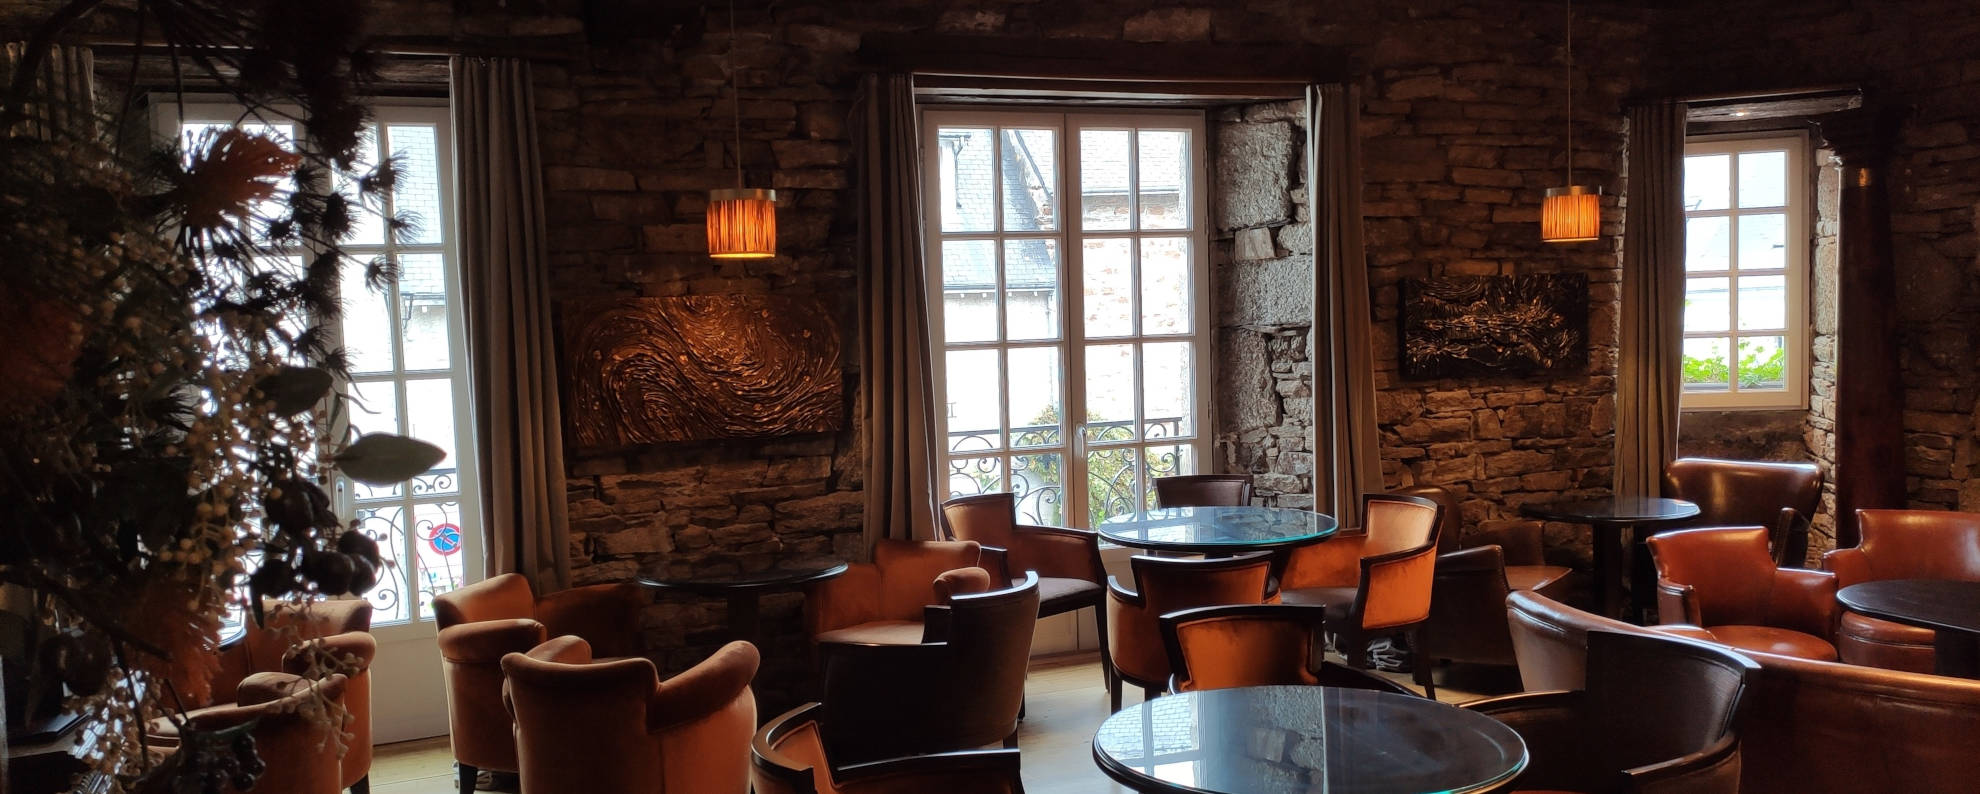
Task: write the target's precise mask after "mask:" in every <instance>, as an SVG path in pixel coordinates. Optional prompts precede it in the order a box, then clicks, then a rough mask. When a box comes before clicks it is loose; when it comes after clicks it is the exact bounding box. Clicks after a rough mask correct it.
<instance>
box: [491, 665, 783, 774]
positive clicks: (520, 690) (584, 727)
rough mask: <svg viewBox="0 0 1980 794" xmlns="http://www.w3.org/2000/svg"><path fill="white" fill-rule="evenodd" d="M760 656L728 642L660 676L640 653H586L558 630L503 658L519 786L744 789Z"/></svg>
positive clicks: (505, 696)
mask: <svg viewBox="0 0 1980 794" xmlns="http://www.w3.org/2000/svg"><path fill="white" fill-rule="evenodd" d="M760 661H761V659H760V657H758V655H757V652H756V646H753V645H750V644H749V643H747V642H731V643H729V644H728V645H725V646H723V647H722V648H721V649H720V650H718V651H716V652H715V654H714V655H713V656H710V657H708V658H707V659H706V660H704V661H702V662H701V663H700V664H698V665H695V666H694V667H692V668H690V669H689V670H688V671H687V672H684V673H681V674H680V675H677V676H674V677H672V678H669V679H667V680H665V681H662V680H660V676H659V673H658V671H657V670H655V669H654V667H653V663H652V662H650V661H647V660H646V659H639V658H633V659H618V660H615V661H600V660H596V659H594V658H593V657H592V655H591V646H590V644H588V643H586V642H585V641H584V640H583V639H580V638H578V637H573V636H568V635H567V636H562V637H557V638H555V639H552V640H550V641H548V642H545V643H543V644H542V645H538V646H537V647H535V648H534V649H531V650H530V651H529V652H528V653H511V654H508V655H506V656H503V657H502V672H503V673H504V674H505V675H506V676H507V677H508V681H507V683H506V684H505V687H506V689H505V692H504V700H505V702H506V704H507V706H508V710H509V712H510V714H512V715H513V716H514V718H515V735H516V759H517V761H518V762H519V763H520V765H521V767H522V768H521V770H520V771H521V777H522V790H523V791H527V792H530V794H592V792H605V791H610V792H614V794H748V792H749V741H750V736H751V735H752V734H754V733H755V731H756V697H755V696H754V695H753V694H752V693H751V692H750V688H749V683H750V680H751V679H753V678H755V677H756V669H757V665H758V664H759V663H760Z"/></svg>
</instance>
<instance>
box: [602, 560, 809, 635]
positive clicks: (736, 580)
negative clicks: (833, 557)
mask: <svg viewBox="0 0 1980 794" xmlns="http://www.w3.org/2000/svg"><path fill="white" fill-rule="evenodd" d="M845 572H846V564H845V563H843V562H837V561H828V562H823V563H814V564H811V565H798V566H793V567H790V568H774V569H771V570H767V571H753V572H750V573H735V574H717V575H711V576H690V577H684V578H666V579H661V578H649V577H644V576H642V577H640V578H639V583H640V584H641V585H644V586H646V587H651V588H653V589H655V590H673V591H678V592H682V593H689V594H692V595H701V596H718V597H722V598H727V599H728V600H729V634H730V636H731V637H733V638H734V639H739V640H749V641H751V642H755V641H756V639H757V628H758V613H759V607H760V604H761V599H762V597H763V594H764V593H775V592H781V591H785V590H797V589H799V588H802V587H804V586H805V585H808V584H811V583H813V582H822V581H825V580H826V579H830V578H832V577H835V576H838V575H839V574H842V573H845Z"/></svg>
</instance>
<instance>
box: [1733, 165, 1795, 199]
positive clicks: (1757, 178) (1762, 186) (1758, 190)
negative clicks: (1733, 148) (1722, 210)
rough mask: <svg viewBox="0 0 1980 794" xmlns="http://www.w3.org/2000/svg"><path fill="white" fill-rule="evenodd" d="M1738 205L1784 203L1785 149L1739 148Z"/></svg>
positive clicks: (1785, 184)
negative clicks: (1749, 149) (1760, 150)
mask: <svg viewBox="0 0 1980 794" xmlns="http://www.w3.org/2000/svg"><path fill="white" fill-rule="evenodd" d="M1739 206H1741V207H1785V206H1787V152H1740V154H1739Z"/></svg>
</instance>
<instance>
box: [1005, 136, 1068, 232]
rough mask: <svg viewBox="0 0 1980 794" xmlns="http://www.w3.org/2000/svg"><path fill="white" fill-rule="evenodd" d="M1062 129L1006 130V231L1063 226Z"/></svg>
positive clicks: (1032, 230)
mask: <svg viewBox="0 0 1980 794" xmlns="http://www.w3.org/2000/svg"><path fill="white" fill-rule="evenodd" d="M1057 136H1058V133H1057V132H1055V131H1053V130H1004V160H1003V166H1004V231H1008V232H1044V231H1052V230H1054V229H1057V228H1059V223H1058V218H1057V216H1058V213H1059V201H1058V199H1059V197H1058V195H1057V193H1056V191H1057V190H1058V184H1059V171H1058V168H1059V165H1058V162H1057V160H1056V158H1057V157H1058V142H1057V140H1056V138H1057Z"/></svg>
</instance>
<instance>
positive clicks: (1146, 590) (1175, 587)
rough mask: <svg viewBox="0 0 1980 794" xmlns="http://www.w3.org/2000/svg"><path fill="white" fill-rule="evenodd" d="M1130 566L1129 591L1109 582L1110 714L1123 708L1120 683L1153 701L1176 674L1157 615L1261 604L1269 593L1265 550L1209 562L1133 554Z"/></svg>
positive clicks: (1115, 581)
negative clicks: (1164, 642) (1183, 610)
mask: <svg viewBox="0 0 1980 794" xmlns="http://www.w3.org/2000/svg"><path fill="white" fill-rule="evenodd" d="M1128 564H1129V565H1130V566H1131V567H1132V569H1133V571H1134V589H1133V590H1129V589H1127V588H1125V587H1122V586H1121V583H1120V580H1118V579H1115V578H1113V577H1108V578H1107V595H1108V597H1107V613H1108V614H1107V635H1106V646H1107V653H1108V655H1107V661H1108V663H1110V664H1112V665H1113V666H1114V675H1113V677H1112V678H1110V679H1109V680H1108V681H1107V697H1108V701H1109V702H1110V703H1111V704H1112V709H1113V710H1114V711H1119V710H1120V709H1121V682H1122V681H1126V682H1128V683H1131V684H1134V685H1136V686H1139V687H1141V690H1142V693H1143V694H1144V695H1146V696H1147V697H1151V698H1152V697H1155V696H1156V695H1159V694H1161V691H1162V688H1163V687H1165V686H1167V685H1168V682H1169V676H1170V674H1172V673H1174V672H1175V671H1174V670H1171V669H1170V668H1169V654H1168V651H1167V649H1166V648H1165V647H1164V646H1163V642H1162V626H1161V622H1160V618H1161V616H1163V615H1166V614H1169V613H1171V612H1175V611H1177V610H1182V609H1189V608H1192V607H1206V606H1222V605H1226V604H1262V603H1264V602H1265V601H1266V600H1268V599H1269V598H1270V597H1271V595H1272V594H1271V593H1270V592H1269V591H1268V590H1267V587H1269V583H1270V581H1271V574H1272V556H1271V554H1270V553H1268V552H1257V553H1254V554H1243V555H1239V556H1236V557H1228V558H1224V559H1213V560H1196V559H1180V558H1173V557H1149V556H1146V555H1136V556H1134V557H1133V558H1130V559H1129V560H1128Z"/></svg>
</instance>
